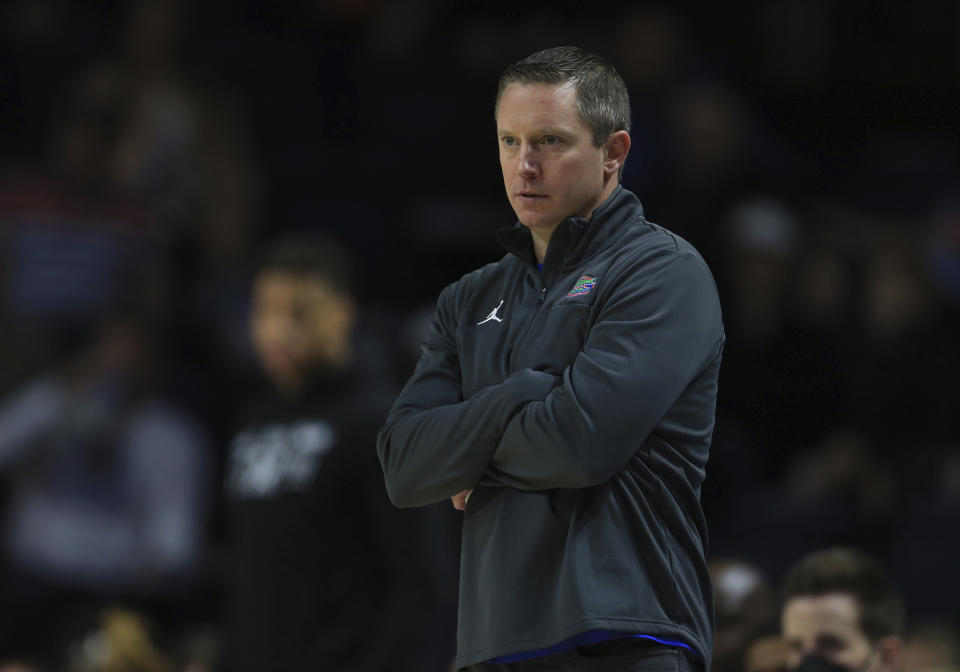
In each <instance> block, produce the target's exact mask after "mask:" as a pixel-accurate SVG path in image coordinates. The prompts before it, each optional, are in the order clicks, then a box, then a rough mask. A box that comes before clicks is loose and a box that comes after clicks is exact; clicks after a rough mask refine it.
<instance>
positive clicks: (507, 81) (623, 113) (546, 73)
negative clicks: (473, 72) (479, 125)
mask: <svg viewBox="0 0 960 672" xmlns="http://www.w3.org/2000/svg"><path fill="white" fill-rule="evenodd" d="M495 116H496V121H497V136H498V140H499V143H500V166H501V169H502V170H503V183H504V187H505V188H506V191H507V198H508V199H509V200H510V205H512V206H513V209H514V211H515V212H516V214H517V218H518V219H519V220H520V222H521V223H522V224H523V225H524V226H526V227H528V228H529V229H530V230H531V232H532V233H533V236H534V241H535V246H536V249H537V251H538V254H540V253H542V252H543V251H544V250H545V249H546V243H547V242H548V241H549V239H550V236H551V235H552V233H553V231H554V229H556V227H557V225H558V224H559V223H560V222H562V221H563V220H564V219H566V218H568V217H587V218H589V216H590V214H591V213H592V212H593V210H594V209H595V208H596V207H597V206H598V205H600V204H601V203H602V202H603V201H604V200H605V199H606V198H607V196H609V195H610V193H611V192H613V190H614V188H615V187H616V186H617V184H618V181H619V175H620V172H621V170H622V169H623V164H624V161H626V158H627V153H628V151H629V150H630V135H629V131H630V101H629V98H628V96H627V88H626V85H625V84H624V82H623V80H622V79H621V78H620V75H618V74H617V72H616V70H614V68H613V66H612V65H610V63H608V62H607V61H606V60H604V59H603V58H601V57H599V56H595V55H594V54H591V53H589V52H586V51H584V50H583V49H580V48H578V47H556V48H553V49H545V50H544V51H539V52H537V53H535V54H532V55H531V56H528V57H527V58H525V59H523V60H521V61H518V62H517V63H514V64H513V65H511V66H509V67H508V68H507V69H506V70H504V72H503V74H502V75H501V76H500V82H499V85H498V88H497V102H496V108H495Z"/></svg>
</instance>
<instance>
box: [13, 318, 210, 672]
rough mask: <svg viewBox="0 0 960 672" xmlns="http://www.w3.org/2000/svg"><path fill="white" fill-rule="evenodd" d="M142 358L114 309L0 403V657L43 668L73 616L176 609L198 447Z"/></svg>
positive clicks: (185, 571)
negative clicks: (117, 606) (121, 605)
mask: <svg viewBox="0 0 960 672" xmlns="http://www.w3.org/2000/svg"><path fill="white" fill-rule="evenodd" d="M155 366H156V362H155V361H154V360H153V359H152V353H151V346H150V339H149V337H148V335H147V334H146V332H145V331H144V328H143V325H142V324H140V323H139V322H138V320H137V319H136V318H133V317H129V316H126V315H120V316H118V317H115V318H113V319H110V320H107V321H106V322H104V323H103V324H102V325H100V326H99V327H98V328H95V329H94V330H93V333H92V334H89V335H88V337H87V340H86V342H85V343H83V345H81V346H79V352H77V353H76V354H75V355H74V356H73V357H71V358H70V359H69V360H68V362H67V363H66V364H65V365H63V366H61V367H59V368H55V369H52V370H50V371H47V372H45V373H43V374H42V375H39V376H37V377H35V378H33V379H31V380H29V381H28V382H27V383H26V384H25V385H24V386H23V387H21V388H20V389H18V390H16V391H15V392H13V393H12V394H10V395H8V396H7V397H6V398H5V399H3V400H2V401H0V476H2V478H3V480H4V481H5V484H6V486H7V497H6V502H5V507H4V509H3V514H4V515H3V528H2V541H3V546H2V548H3V561H4V567H3V569H4V570H5V571H4V575H3V591H2V593H0V618H2V627H0V646H2V647H3V649H6V650H7V651H8V652H9V653H10V654H17V653H22V654H25V655H32V656H38V657H39V659H41V660H47V661H48V662H55V661H56V658H55V657H56V656H58V655H59V654H60V653H62V650H61V649H62V646H63V645H64V643H65V641H66V638H67V637H69V634H70V631H71V628H72V627H73V626H74V624H75V623H76V622H77V620H78V619H83V618H86V617H88V616H89V615H90V614H91V613H93V612H95V611H96V610H97V609H99V608H100V607H101V606H103V605H104V604H108V603H111V602H115V601H133V602H136V603H140V604H143V605H144V608H147V609H158V610H162V609H165V608H173V607H179V606H182V605H183V604H184V603H185V601H186V594H187V592H188V589H189V587H190V586H191V585H192V582H193V581H194V579H195V572H196V570H197V563H198V561H199V555H200V551H201V548H202V528H203V520H204V510H205V506H204V502H205V499H204V495H203V493H204V492H205V491H206V489H207V486H208V483H207V482H206V479H207V476H208V474H209V471H208V467H209V463H208V458H209V455H208V453H207V451H208V450H209V446H208V444H207V442H206V438H205V435H204V432H203V431H202V430H201V428H200V427H199V426H198V425H197V424H196V422H195V421H194V420H193V419H192V418H190V417H189V416H188V415H186V414H185V413H184V412H183V411H181V410H180V409H179V408H178V407H177V406H176V405H175V404H173V403H171V402H170V401H169V400H167V399H165V398H163V397H162V396H161V395H160V394H158V393H157V392H156V390H155V388H154V387H153V385H152V382H151V380H152V369H153V368H154V367H155ZM50 656H53V657H54V659H53V660H51V659H50Z"/></svg>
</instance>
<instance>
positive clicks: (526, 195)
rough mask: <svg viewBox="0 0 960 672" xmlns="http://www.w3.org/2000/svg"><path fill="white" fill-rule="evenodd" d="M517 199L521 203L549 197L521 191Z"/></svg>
mask: <svg viewBox="0 0 960 672" xmlns="http://www.w3.org/2000/svg"><path fill="white" fill-rule="evenodd" d="M517 198H518V199H520V200H521V201H526V202H533V201H538V200H542V199H544V198H547V195H546V194H538V193H536V192H535V191H519V192H517Z"/></svg>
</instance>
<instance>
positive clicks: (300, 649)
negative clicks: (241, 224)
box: [224, 238, 455, 672]
mask: <svg viewBox="0 0 960 672" xmlns="http://www.w3.org/2000/svg"><path fill="white" fill-rule="evenodd" d="M357 317H358V316H357V307H356V304H355V303H354V300H353V298H352V295H351V292H350V289H349V286H348V278H347V270H346V263H345V260H344V258H343V255H342V253H341V252H340V251H339V250H338V248H336V247H334V246H333V245H332V244H331V243H329V242H323V241H320V240H318V239H304V238H299V239H290V240H285V241H281V242H279V243H277V244H276V246H275V247H273V248H272V249H271V251H270V252H269V253H268V254H267V255H266V258H265V260H264V262H263V264H262V266H261V267H260V270H259V271H258V273H257V275H256V278H255V281H254V284H253V299H252V309H251V318H250V330H251V334H252V339H253V342H254V346H255V349H256V352H257V355H258V358H259V361H260V363H261V365H262V367H263V370H264V373H265V374H266V378H267V379H268V381H269V389H268V390H267V391H266V392H265V393H264V394H263V395H261V396H260V397H259V398H258V399H257V400H256V401H255V402H254V403H253V404H251V405H250V408H249V409H248V410H247V412H245V413H244V415H243V416H242V417H243V419H244V421H243V423H244V424H243V428H242V429H241V430H240V431H239V432H238V433H237V434H236V436H235V437H234V439H233V441H232V442H231V446H230V454H229V458H228V464H227V467H226V475H225V489H226V494H227V497H228V500H229V509H230V511H229V523H230V524H229V529H228V540H229V554H228V558H229V561H230V567H229V578H228V589H227V612H226V641H225V650H224V655H225V661H224V669H225V670H228V671H229V672H243V671H245V670H250V671H251V672H252V671H254V670H256V671H257V672H259V671H261V670H273V671H276V672H283V671H286V670H289V671H294V670H297V671H300V670H307V669H338V670H358V671H359V670H391V671H399V670H410V671H411V672H414V671H416V672H428V671H429V670H444V669H446V668H447V667H448V666H449V664H450V660H451V659H452V654H453V641H452V640H453V626H454V621H455V617H454V616H453V613H452V611H453V608H454V606H455V605H453V604H451V603H450V598H449V597H444V596H442V595H441V594H440V592H439V591H440V589H441V588H444V589H446V590H449V591H450V594H454V595H455V588H454V587H453V586H449V585H445V586H439V585H438V580H437V574H436V572H435V571H434V564H435V563H441V562H444V561H448V560H450V558H448V557H445V556H444V555H443V554H441V553H437V552H436V551H437V548H436V547H437V546H438V544H436V542H435V541H433V540H431V539H430V537H429V536H428V535H430V536H435V535H437V533H438V530H437V529H427V527H426V525H427V523H428V522H429V521H430V520H431V519H430V518H428V517H426V515H425V514H422V513H417V512H411V511H398V510H396V509H394V508H393V507H392V506H390V504H389V501H388V500H387V496H386V491H385V488H384V485H383V476H382V473H381V471H380V468H379V463H378V461H377V456H376V451H375V450H374V446H375V437H376V432H377V429H378V428H379V424H380V423H381V421H382V419H383V415H384V413H385V410H386V408H387V407H388V406H389V403H390V399H391V397H390V396H389V394H388V393H389V388H388V387H385V385H384V381H385V380H386V381H389V377H385V376H384V375H383V369H382V368H380V364H381V361H382V360H381V359H380V357H379V355H378V354H377V352H376V351H373V350H370V349H368V348H369V346H366V347H364V346H363V344H362V342H361V341H359V340H358V339H357V338H356V336H355V324H356V321H357ZM371 366H372V367H374V369H373V370H370V369H369V368H368V367H371ZM443 575H444V574H443V573H441V574H440V576H443Z"/></svg>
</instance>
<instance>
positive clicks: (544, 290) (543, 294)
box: [537, 287, 547, 306]
mask: <svg viewBox="0 0 960 672" xmlns="http://www.w3.org/2000/svg"><path fill="white" fill-rule="evenodd" d="M546 296H547V288H546V287H541V288H540V297H539V298H538V299H537V305H538V306H539V305H540V304H541V303H543V300H544V299H545V298H546Z"/></svg>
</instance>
